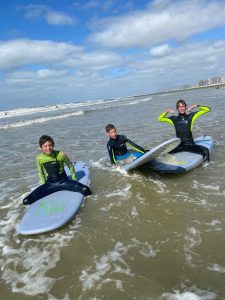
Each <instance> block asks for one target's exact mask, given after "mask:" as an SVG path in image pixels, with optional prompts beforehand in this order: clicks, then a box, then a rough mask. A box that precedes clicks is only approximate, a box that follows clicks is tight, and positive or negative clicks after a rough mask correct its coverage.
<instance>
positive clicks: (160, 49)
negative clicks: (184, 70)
mask: <svg viewBox="0 0 225 300" xmlns="http://www.w3.org/2000/svg"><path fill="white" fill-rule="evenodd" d="M171 50H172V48H170V46H169V45H168V44H164V45H160V46H157V47H153V48H152V49H150V54H151V56H164V55H167V54H168V53H170V51H171Z"/></svg>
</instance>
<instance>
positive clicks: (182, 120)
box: [158, 105, 211, 161]
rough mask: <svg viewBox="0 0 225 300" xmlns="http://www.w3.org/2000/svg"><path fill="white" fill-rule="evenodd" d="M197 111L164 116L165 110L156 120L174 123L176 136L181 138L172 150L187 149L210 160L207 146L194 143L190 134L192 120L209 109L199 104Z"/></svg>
mask: <svg viewBox="0 0 225 300" xmlns="http://www.w3.org/2000/svg"><path fill="white" fill-rule="evenodd" d="M198 108H199V111H195V112H191V113H189V114H186V113H184V114H179V115H176V116H175V115H173V116H170V117H166V114H167V112H164V113H163V114H162V115H160V116H159V118H158V121H160V122H169V123H171V124H173V125H174V127H175V130H176V136H177V137H178V138H180V139H181V143H180V144H179V145H178V147H176V148H175V149H174V150H172V151H171V153H173V152H180V151H188V152H193V153H197V154H201V155H202V156H203V159H204V161H206V160H208V161H209V160H210V157H209V150H208V148H206V147H204V146H201V145H196V144H195V143H194V139H193V136H192V126H193V123H194V121H195V120H196V119H197V118H198V117H199V116H201V115H203V114H205V113H207V112H209V111H210V110H211V109H210V108H209V107H207V106H199V105H198Z"/></svg>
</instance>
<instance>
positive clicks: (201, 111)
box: [191, 105, 211, 130]
mask: <svg viewBox="0 0 225 300" xmlns="http://www.w3.org/2000/svg"><path fill="white" fill-rule="evenodd" d="M191 108H192V109H194V108H198V109H199V110H198V111H197V112H195V113H194V116H193V119H192V122H191V130H192V127H193V124H194V122H195V120H196V119H197V118H198V117H200V116H202V115H204V114H206V113H208V112H210V110H211V108H210V107H208V106H201V105H192V107H191Z"/></svg>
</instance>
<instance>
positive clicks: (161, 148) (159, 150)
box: [120, 138, 180, 171]
mask: <svg viewBox="0 0 225 300" xmlns="http://www.w3.org/2000/svg"><path fill="white" fill-rule="evenodd" d="M179 144H180V139H178V138H172V139H170V140H168V141H165V142H163V143H161V144H159V145H158V146H156V147H154V148H152V149H151V150H149V151H148V152H146V153H145V154H144V155H142V156H141V157H139V158H137V159H135V160H134V161H132V162H131V163H128V164H124V165H122V166H121V167H120V168H121V169H123V170H125V171H130V170H133V169H135V168H137V167H140V166H141V165H143V164H146V163H147V162H149V161H150V160H153V159H155V158H156V157H158V156H159V155H164V154H166V153H168V152H170V151H172V150H173V149H174V148H176V147H177V146H178V145H179Z"/></svg>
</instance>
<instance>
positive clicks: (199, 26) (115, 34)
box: [89, 0, 225, 48]
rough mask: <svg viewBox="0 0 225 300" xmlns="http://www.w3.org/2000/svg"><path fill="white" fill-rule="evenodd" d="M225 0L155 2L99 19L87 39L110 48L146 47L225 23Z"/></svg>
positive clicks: (182, 38)
mask: <svg viewBox="0 0 225 300" xmlns="http://www.w3.org/2000/svg"><path fill="white" fill-rule="evenodd" d="M224 16H225V1H224V0H221V1H216V0H215V1H207V0H201V1H194V0H190V1H172V0H171V1H155V2H154V3H153V4H152V5H150V6H149V8H148V10H146V11H142V12H140V11H139V12H134V13H132V14H127V15H125V16H121V17H116V18H110V19H105V20H102V26H103V27H104V28H103V29H102V30H100V31H99V32H96V33H93V34H92V35H91V36H90V37H89V38H90V40H91V41H93V42H96V43H99V44H101V45H103V46H104V47H109V48H129V47H149V46H152V45H157V44H159V43H162V42H165V41H166V40H170V39H173V40H177V41H180V40H184V39H185V38H187V37H190V36H192V35H194V34H198V33H201V32H205V31H207V30H210V29H213V28H216V27H218V26H225V18H224Z"/></svg>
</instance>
